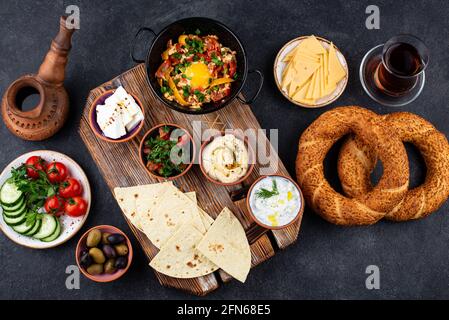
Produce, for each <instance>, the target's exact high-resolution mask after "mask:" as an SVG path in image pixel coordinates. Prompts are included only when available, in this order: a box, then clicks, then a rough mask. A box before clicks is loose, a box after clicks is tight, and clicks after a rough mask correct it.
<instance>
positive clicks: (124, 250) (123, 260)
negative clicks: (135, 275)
mask: <svg viewBox="0 0 449 320" xmlns="http://www.w3.org/2000/svg"><path fill="white" fill-rule="evenodd" d="M75 254H76V263H77V264H78V268H79V269H80V270H81V272H82V273H83V274H84V275H85V276H86V277H87V278H89V279H90V280H93V281H96V282H111V281H114V280H117V279H118V278H120V277H121V276H122V275H124V274H125V273H126V271H127V270H128V268H129V266H130V265H131V261H132V258H133V249H132V246H131V242H130V241H129V239H128V237H127V236H126V235H125V234H124V233H123V232H122V231H121V230H119V229H117V228H116V227H113V226H108V225H101V226H96V227H93V228H92V229H90V230H88V231H87V232H86V233H85V234H83V235H82V237H81V238H80V240H79V241H78V245H77V246H76V253H75Z"/></svg>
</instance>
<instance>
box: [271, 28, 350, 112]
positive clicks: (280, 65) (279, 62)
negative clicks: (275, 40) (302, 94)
mask: <svg viewBox="0 0 449 320" xmlns="http://www.w3.org/2000/svg"><path fill="white" fill-rule="evenodd" d="M307 37H308V36H301V37H298V38H296V39H293V40H291V41H289V42H288V43H287V44H285V45H284V46H283V47H282V49H281V50H280V51H279V53H278V54H277V56H276V60H275V62H274V79H275V81H276V85H277V86H278V89H279V90H280V91H281V93H282V94H283V95H284V97H286V98H287V99H288V100H290V102H292V103H294V104H296V105H299V106H302V107H306V108H320V107H324V106H326V105H328V104H330V103H332V102H334V101H335V100H337V99H338V98H339V97H340V95H341V94H342V93H343V91H344V90H345V88H346V85H347V83H348V78H349V69H348V64H347V62H346V59H345V57H344V56H343V54H342V53H341V52H340V50H339V49H338V48H337V46H336V45H335V43H334V46H335V51H336V53H337V57H338V60H340V63H341V65H342V66H343V68H344V69H345V70H346V77H344V79H342V80H340V82H339V83H338V84H337V88H336V89H335V90H334V92H332V93H331V94H329V95H327V96H325V97H322V98H320V99H318V100H317V101H316V103H315V104H305V103H301V102H297V101H294V100H293V99H292V98H290V97H289V96H288V93H287V92H286V91H285V90H284V89H282V86H281V79H282V74H283V73H284V69H285V67H286V66H287V63H286V62H283V60H284V58H285V56H286V55H287V54H288V53H289V52H291V51H292V50H293V49H294V48H296V47H297V46H298V44H299V43H301V41H303V40H304V39H305V38H307ZM316 38H317V39H318V40H319V41H320V43H321V44H322V45H323V47H324V48H325V49H326V50H329V47H330V41H329V40H326V39H323V38H320V37H316Z"/></svg>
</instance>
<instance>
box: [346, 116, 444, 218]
mask: <svg viewBox="0 0 449 320" xmlns="http://www.w3.org/2000/svg"><path fill="white" fill-rule="evenodd" d="M382 118H383V119H384V122H385V123H386V124H387V125H388V126H390V127H391V128H393V129H394V130H395V131H396V135H397V136H398V137H399V139H401V140H402V141H403V142H408V143H411V144H413V145H415V146H416V147H417V149H418V150H419V152H420V153H421V155H422V157H423V159H424V162H425V165H426V168H427V172H426V178H425V181H424V183H423V184H421V185H419V186H418V187H416V188H413V189H410V190H409V191H408V192H407V193H406V195H405V197H404V199H403V200H402V201H401V202H400V203H399V204H398V205H397V206H396V207H394V208H393V209H392V210H391V211H390V212H388V213H387V215H386V216H385V218H387V219H389V220H394V221H405V220H411V219H419V218H423V217H426V216H428V215H429V214H431V213H432V212H434V211H435V210H437V209H438V208H439V207H440V206H441V205H442V204H443V203H444V202H445V201H446V199H447V197H448V196H449V144H448V141H447V139H446V137H445V135H444V134H443V133H441V132H439V131H438V130H437V129H436V128H435V127H434V126H433V125H432V124H431V123H429V122H428V121H426V120H424V119H423V118H421V117H419V116H417V115H415V114H412V113H408V112H396V113H391V114H389V115H386V116H382ZM376 162H377V157H376V153H375V152H374V151H373V150H372V149H371V148H370V147H369V146H367V145H365V144H364V143H363V142H362V141H360V139H358V138H357V137H352V136H351V137H349V138H348V139H347V140H346V141H345V143H344V144H343V146H342V148H341V150H340V154H339V159H338V174H339V177H340V181H341V183H342V187H343V190H344V192H345V193H346V194H347V195H348V196H351V197H358V196H360V195H361V194H364V193H366V192H370V191H371V190H372V188H373V187H372V184H371V179H370V174H371V171H372V170H373V169H374V167H375V165H376Z"/></svg>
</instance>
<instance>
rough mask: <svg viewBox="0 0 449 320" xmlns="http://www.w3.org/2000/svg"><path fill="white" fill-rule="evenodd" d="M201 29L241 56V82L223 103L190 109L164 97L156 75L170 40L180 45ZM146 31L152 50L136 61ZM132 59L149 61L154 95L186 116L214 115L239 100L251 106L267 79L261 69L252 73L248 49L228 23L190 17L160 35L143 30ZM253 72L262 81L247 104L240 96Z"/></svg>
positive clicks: (147, 66) (148, 67)
mask: <svg viewBox="0 0 449 320" xmlns="http://www.w3.org/2000/svg"><path fill="white" fill-rule="evenodd" d="M197 29H199V30H201V33H202V34H204V35H207V34H210V35H216V36H218V41H219V42H220V43H222V44H223V45H224V46H225V47H229V48H230V49H231V50H233V51H235V52H236V53H237V54H236V58H237V74H238V75H239V76H238V79H237V80H236V81H235V82H233V83H232V85H231V94H230V95H229V96H227V97H226V98H224V99H223V100H221V101H219V102H215V103H205V104H203V106H202V108H201V109H189V108H188V107H183V106H181V105H179V104H178V103H177V102H175V101H169V100H167V99H165V98H164V96H163V94H162V93H161V90H160V86H159V84H158V82H157V78H156V75H155V73H156V71H157V69H158V68H159V66H160V64H161V63H162V58H161V54H162V53H163V52H164V51H165V50H166V48H167V42H168V40H170V39H172V40H173V41H174V42H177V39H178V37H179V35H181V34H183V33H185V34H194V33H195V31H196V30H197ZM142 32H149V33H151V34H153V36H154V39H153V41H152V43H151V46H150V49H149V50H148V53H147V57H146V60H140V59H137V58H135V55H134V49H135V45H136V42H137V38H138V37H139V35H140V34H141V33H142ZM131 57H132V59H133V60H134V62H136V63H143V62H145V65H146V70H147V79H148V83H149V85H150V88H151V89H152V90H153V92H154V94H155V95H156V96H157V97H158V98H159V99H160V100H161V101H162V102H163V103H165V105H167V106H168V107H169V108H171V109H174V110H176V111H179V112H183V113H189V114H204V113H210V112H214V111H217V110H219V109H221V108H223V107H225V106H226V105H228V104H229V103H230V102H231V101H232V100H234V99H236V98H237V99H238V100H239V101H241V102H243V103H246V104H251V103H253V102H254V101H255V100H256V98H257V96H258V95H259V93H260V90H261V89H262V85H263V79H264V78H263V74H262V72H260V71H259V70H249V71H248V61H247V57H246V52H245V48H244V47H243V44H242V43H241V41H240V40H239V38H238V37H237V36H236V35H235V33H234V32H232V31H231V30H230V29H229V28H228V27H226V26H225V25H224V24H222V23H220V22H218V21H215V20H212V19H209V18H187V19H182V20H178V21H176V22H174V23H172V24H170V25H169V26H167V27H165V28H164V29H163V30H162V31H161V32H159V33H158V34H156V32H154V31H153V30H152V29H151V28H147V27H143V28H140V29H139V31H138V32H137V33H136V35H135V37H134V43H133V46H132V49H131ZM249 73H256V74H257V75H258V76H259V78H260V80H259V87H258V89H257V91H256V93H255V95H254V96H253V97H252V98H251V99H249V100H247V101H245V100H243V99H242V98H240V97H239V96H238V94H239V93H240V91H241V90H242V88H243V86H244V84H245V81H246V77H247V76H248V74H249Z"/></svg>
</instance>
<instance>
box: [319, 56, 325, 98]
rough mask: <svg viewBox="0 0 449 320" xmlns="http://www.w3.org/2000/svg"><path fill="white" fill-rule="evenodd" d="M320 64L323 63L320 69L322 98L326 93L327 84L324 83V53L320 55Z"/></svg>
mask: <svg viewBox="0 0 449 320" xmlns="http://www.w3.org/2000/svg"><path fill="white" fill-rule="evenodd" d="M320 64H321V66H320V69H319V70H320V94H321V96H320V98H321V97H322V96H323V94H324V87H325V85H324V81H325V79H324V54H322V55H321V57H320Z"/></svg>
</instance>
